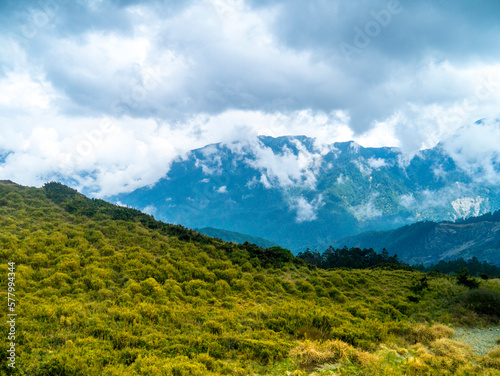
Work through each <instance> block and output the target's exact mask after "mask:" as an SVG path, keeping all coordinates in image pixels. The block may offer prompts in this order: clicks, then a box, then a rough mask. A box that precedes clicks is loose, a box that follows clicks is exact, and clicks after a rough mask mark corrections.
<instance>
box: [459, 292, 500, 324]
mask: <svg viewBox="0 0 500 376" xmlns="http://www.w3.org/2000/svg"><path fill="white" fill-rule="evenodd" d="M463 300H464V303H465V305H466V306H467V307H468V308H470V309H472V310H473V311H474V312H477V313H480V314H483V315H489V316H496V317H500V292H497V291H491V290H488V289H486V288H478V289H474V290H470V291H468V292H467V293H466V294H465V296H464V298H463Z"/></svg>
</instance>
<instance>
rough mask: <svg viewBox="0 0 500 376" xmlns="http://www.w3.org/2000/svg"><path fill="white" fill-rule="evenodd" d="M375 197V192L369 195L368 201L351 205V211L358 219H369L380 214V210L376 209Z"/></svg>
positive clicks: (361, 220)
mask: <svg viewBox="0 0 500 376" xmlns="http://www.w3.org/2000/svg"><path fill="white" fill-rule="evenodd" d="M376 197H377V194H374V195H372V196H371V197H370V199H369V200H368V202H365V203H363V204H360V205H357V206H353V207H351V212H352V213H353V214H354V216H355V217H356V219H357V220H358V221H360V222H363V221H369V220H372V219H375V218H378V217H381V216H382V214H383V212H382V210H380V209H378V208H377V207H376V204H375V198H376Z"/></svg>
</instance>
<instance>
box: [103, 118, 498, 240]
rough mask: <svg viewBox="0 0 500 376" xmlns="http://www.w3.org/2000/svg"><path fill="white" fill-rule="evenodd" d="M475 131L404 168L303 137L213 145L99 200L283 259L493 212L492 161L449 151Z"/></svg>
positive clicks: (399, 161)
mask: <svg viewBox="0 0 500 376" xmlns="http://www.w3.org/2000/svg"><path fill="white" fill-rule="evenodd" d="M485 126H486V125H485V124H484V123H482V122H478V123H476V124H474V125H472V126H471V127H470V128H467V129H464V130H463V133H462V134H457V135H456V136H454V137H452V138H451V139H450V140H449V141H446V142H444V143H441V144H439V145H438V146H436V147H435V148H432V149H428V150H423V151H421V152H420V153H418V154H417V155H415V156H414V157H413V158H407V156H406V155H405V154H404V153H402V152H401V150H399V149H397V148H364V147H362V146H360V145H359V144H357V143H355V142H344V143H335V144H330V145H325V144H322V143H321V142H320V141H319V140H317V139H312V138H308V137H305V136H296V137H279V138H271V137H260V138H258V139H255V140H254V141H252V142H249V141H247V142H234V143H228V144H213V145H209V146H206V147H204V148H201V149H197V150H194V151H193V152H192V153H190V154H189V155H188V156H187V157H186V158H184V159H179V160H177V161H176V162H174V163H173V164H172V165H171V167H170V170H169V171H168V173H167V174H166V175H165V176H164V178H162V179H161V180H160V181H159V182H158V183H156V184H155V185H152V186H151V187H146V188H141V189H139V190H136V191H134V192H132V193H129V194H122V195H118V196H113V197H110V198H109V199H110V200H111V201H114V202H118V203H120V204H122V205H125V204H126V205H131V206H133V207H136V208H139V209H141V210H143V211H145V212H148V213H150V214H152V215H154V216H155V217H156V218H159V219H161V220H164V221H167V222H171V223H181V224H183V225H186V226H189V227H193V228H194V227H198V228H201V227H215V228H221V229H226V230H230V231H236V232H241V233H244V234H249V235H252V236H257V237H262V238H265V239H268V240H271V241H273V242H276V243H279V244H281V245H283V246H286V247H289V248H291V249H292V250H301V249H304V247H305V246H309V245H315V244H320V245H321V246H322V247H325V248H326V247H328V245H329V242H331V243H333V242H334V241H336V240H338V239H339V238H340V237H343V236H347V235H352V234H356V233H359V232H361V231H364V230H374V229H375V230H381V229H391V228H396V227H398V226H401V225H403V224H408V223H413V222H416V221H422V220H435V221H440V220H455V219H459V218H467V217H470V216H478V215H481V214H484V213H487V212H490V211H494V210H497V209H499V208H500V187H499V185H498V173H499V167H498V166H499V164H498V154H495V153H492V154H490V155H489V156H488V158H483V159H481V160H480V161H478V160H476V159H470V157H469V154H468V153H469V151H468V150H469V149H468V148H467V147H466V143H465V142H464V143H463V144H462V143H460V142H459V140H460V139H461V138H465V139H467V138H469V137H470V134H471V133H473V132H474V129H482V127H485ZM464 141H465V140H464ZM458 145H461V146H460V148H458ZM487 149H488V145H484V150H483V152H484V153H486V152H487Z"/></svg>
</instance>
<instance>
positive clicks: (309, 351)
mask: <svg viewBox="0 0 500 376" xmlns="http://www.w3.org/2000/svg"><path fill="white" fill-rule="evenodd" d="M8 262H15V266H16V271H15V273H16V278H15V289H16V299H17V306H16V307H17V308H16V310H17V313H18V316H17V319H16V320H17V321H16V323H17V326H16V339H15V341H16V368H15V369H14V370H12V369H10V368H9V367H8V365H7V362H6V361H5V359H6V358H7V353H6V352H7V349H6V348H5V346H2V347H1V350H0V359H2V362H1V364H0V372H1V373H2V374H8V373H12V374H19V375H37V376H42V375H47V376H48V375H169V376H180V375H224V374H226V375H255V374H258V375H283V374H286V371H288V372H290V373H292V374H294V375H302V374H310V373H311V372H313V371H314V370H315V372H316V374H321V375H334V374H343V375H349V374H352V375H359V374H367V375H384V374H388V373H387V372H388V370H390V372H391V373H390V374H394V375H403V374H441V375H446V374H463V375H465V374H474V375H490V374H499V372H500V371H499V368H500V360H499V357H498V351H497V352H496V353H495V352H492V353H491V354H490V355H488V356H483V357H478V356H475V355H474V354H473V353H472V352H471V351H470V349H468V348H467V347H466V346H464V345H461V344H460V343H457V342H455V341H453V340H452V339H451V338H450V337H451V335H452V330H450V329H448V328H447V327H445V326H442V325H438V324H437V323H438V322H439V323H442V324H447V325H456V324H474V323H478V322H479V323H489V322H495V321H498V316H497V315H498V312H500V311H499V310H495V306H491V304H495V299H496V298H497V297H498V293H499V289H500V287H499V285H498V280H489V281H484V282H481V286H480V288H479V289H475V290H474V291H472V290H471V291H469V289H468V288H467V287H464V286H460V285H457V284H456V282H455V280H454V279H453V278H451V277H447V276H441V275H434V276H428V278H423V274H422V273H420V272H416V271H405V270H392V271H391V270H377V269H374V270H346V269H342V270H330V271H327V270H320V269H316V268H315V267H314V266H312V265H309V264H307V263H305V262H304V261H302V260H299V259H296V258H294V257H293V255H292V254H291V253H290V252H289V251H287V250H285V249H283V248H279V247H274V248H269V249H267V250H266V249H263V248H260V247H257V246H254V245H251V244H248V243H247V244H244V245H238V244H234V243H225V242H222V241H219V240H216V239H212V238H209V237H207V236H204V235H201V234H198V233H196V232H194V231H191V230H187V229H185V228H183V227H181V226H173V225H168V224H164V223H161V222H157V221H155V220H154V219H153V218H152V217H150V216H147V215H145V214H142V213H140V212H138V211H135V210H132V209H127V208H122V207H117V206H114V205H111V204H108V203H106V202H104V201H100V200H90V199H87V198H85V197H84V196H82V195H80V194H78V193H77V192H76V191H74V190H71V189H69V188H67V187H65V186H62V185H60V184H56V183H51V184H48V185H46V186H45V187H44V188H42V189H36V188H27V187H22V186H19V185H15V184H6V183H0V283H1V285H2V286H4V288H2V291H1V295H2V302H3V303H2V306H3V307H5V308H4V309H6V308H7V292H6V289H5V286H7V282H8V279H7V276H8V272H9V271H8ZM474 294H475V295H474ZM484 302H486V303H487V304H489V305H487V307H490V309H489V310H488V309H484V308H485V306H486V305H485V303H484ZM4 312H5V311H4ZM2 330H4V331H5V332H4V333H2V338H7V333H6V331H7V326H5V324H4V325H3V326H2Z"/></svg>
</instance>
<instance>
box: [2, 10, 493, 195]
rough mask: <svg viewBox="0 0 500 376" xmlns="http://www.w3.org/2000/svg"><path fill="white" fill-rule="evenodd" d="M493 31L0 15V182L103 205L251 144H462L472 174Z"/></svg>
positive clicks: (317, 18)
mask: <svg viewBox="0 0 500 376" xmlns="http://www.w3.org/2000/svg"><path fill="white" fill-rule="evenodd" d="M499 16H500V2H498V1H496V0H491V1H473V0H470V1H464V0H458V1H444V0H437V1H430V0H429V1H425V0H419V1H417V0H402V1H400V2H399V1H379V0H369V1H368V0H358V1H346V0H342V1H341V0H338V1H336V0H331V1H323V0H286V1H285V0H269V1H266V0H260V1H258V0H246V1H243V0H191V1H134V0H128V1H126V0H102V1H99V0H76V1H69V0H41V1H37V2H33V1H20V0H17V1H14V0H4V1H2V2H0V25H1V26H0V44H1V46H2V48H1V49H0V178H1V179H11V180H14V181H16V182H18V183H21V184H28V185H40V184H43V183H44V182H45V181H48V180H53V179H56V180H59V179H61V178H62V177H65V178H69V179H73V182H74V185H75V186H77V187H80V188H82V187H86V188H87V189H90V190H91V191H93V192H95V194H97V195H100V196H102V195H111V194H116V193H119V192H126V191H130V190H132V189H135V188H138V187H140V186H144V185H147V184H152V183H154V182H155V181H157V180H158V179H159V178H160V177H162V176H163V175H164V174H165V173H166V171H168V167H169V163H170V162H171V161H172V160H173V159H174V158H175V157H177V156H179V155H181V156H182V155H184V154H185V153H186V152H187V151H189V150H190V149H194V148H198V147H201V146H204V145H206V144H209V143H213V142H220V141H222V142H231V141H234V140H237V139H242V138H250V137H255V136H256V135H257V134H263V135H269V136H280V135H295V134H304V135H308V136H312V137H318V138H319V139H320V140H321V141H322V142H324V143H329V142H334V141H346V140H350V139H354V140H356V141H357V142H358V143H360V144H361V145H363V146H382V145H384V146H399V147H401V148H402V149H403V150H404V151H405V152H406V153H408V155H413V154H414V153H415V152H417V151H418V150H420V149H422V148H428V147H433V146H435V145H436V144H437V143H438V142H441V141H443V140H446V139H448V140H451V141H450V148H451V149H450V152H451V153H453V152H454V151H455V150H460V151H462V149H463V147H464V146H465V145H462V144H459V140H465V142H466V144H467V145H466V146H467V152H466V153H462V152H460V153H459V154H460V155H458V154H457V158H458V159H460V158H462V159H463V158H464V155H466V156H467V158H468V161H469V160H476V161H477V164H481V163H482V161H484V160H489V158H490V156H491V155H487V156H485V155H484V153H485V149H484V148H482V147H481V145H482V144H483V143H486V144H487V146H488V147H487V150H486V151H488V152H490V153H493V154H495V155H496V156H497V157H498V152H499V151H500V150H498V149H499V146H497V145H498V142H497V143H495V142H492V135H498V134H499V133H500V132H499V128H498V124H496V125H495V124H492V123H490V124H489V125H488V126H480V125H478V126H477V127H476V128H475V129H473V130H471V128H470V126H471V124H473V122H474V121H475V120H477V119H480V118H487V119H490V120H494V119H497V118H498V117H499V112H500V48H499V47H500V24H499V23H498V18H499ZM464 126H466V128H464V130H463V132H465V135H469V134H470V135H471V137H457V136H456V133H457V131H458V133H460V132H462V131H461V130H460V129H462V127H464ZM469 144H472V145H469ZM464 163H465V162H464ZM493 173H494V171H493Z"/></svg>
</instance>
